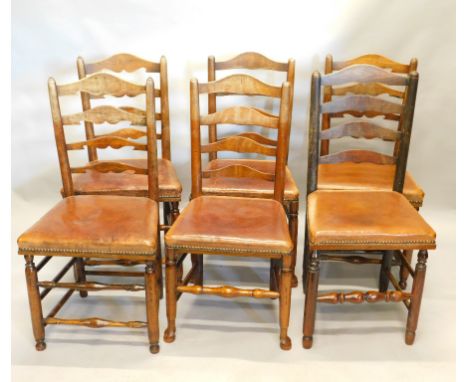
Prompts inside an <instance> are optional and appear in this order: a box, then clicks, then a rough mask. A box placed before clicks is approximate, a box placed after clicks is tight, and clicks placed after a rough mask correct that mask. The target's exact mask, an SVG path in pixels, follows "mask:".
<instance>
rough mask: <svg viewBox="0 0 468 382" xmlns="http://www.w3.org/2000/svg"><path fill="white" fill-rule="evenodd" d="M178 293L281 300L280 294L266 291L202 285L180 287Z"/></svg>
mask: <svg viewBox="0 0 468 382" xmlns="http://www.w3.org/2000/svg"><path fill="white" fill-rule="evenodd" d="M177 291H179V292H182V293H191V294H198V295H201V294H207V295H215V296H220V297H224V298H233V297H254V298H279V293H278V292H275V291H271V290H266V289H244V288H236V287H234V286H229V285H223V286H219V287H211V286H201V285H180V286H178V287H177Z"/></svg>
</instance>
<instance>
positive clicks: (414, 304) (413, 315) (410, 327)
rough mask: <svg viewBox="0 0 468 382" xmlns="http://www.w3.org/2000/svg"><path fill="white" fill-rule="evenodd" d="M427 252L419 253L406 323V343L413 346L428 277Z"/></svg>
mask: <svg viewBox="0 0 468 382" xmlns="http://www.w3.org/2000/svg"><path fill="white" fill-rule="evenodd" d="M426 262H427V251H426V250H421V251H419V253H418V263H417V264H416V269H415V272H414V279H413V287H412V290H411V304H410V308H409V312H408V320H407V322H406V334H405V343H406V344H407V345H412V344H413V343H414V338H415V337H416V328H417V326H418V318H419V310H420V308H421V300H422V294H423V289H424V279H425V277H426Z"/></svg>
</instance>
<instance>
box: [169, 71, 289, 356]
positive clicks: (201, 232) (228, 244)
mask: <svg viewBox="0 0 468 382" xmlns="http://www.w3.org/2000/svg"><path fill="white" fill-rule="evenodd" d="M290 91H291V89H290V85H289V83H287V82H285V83H284V84H283V86H282V87H275V86H270V85H267V84H265V83H263V82H261V81H259V80H257V79H255V78H253V77H250V76H247V75H233V76H230V77H227V78H224V79H221V80H218V81H213V82H208V83H205V84H198V82H197V80H195V79H193V80H192V81H191V83H190V96H191V97H190V98H191V105H190V115H191V146H192V150H191V152H192V198H193V199H192V200H191V201H190V203H189V204H188V206H187V207H186V208H185V209H184V210H183V211H182V213H181V214H180V216H179V218H178V219H177V220H176V222H175V223H174V224H173V225H172V227H171V228H170V229H169V231H168V232H167V234H166V237H165V243H166V246H165V248H166V304H167V309H166V311H167V319H168V327H167V329H166V331H165V333H164V340H165V341H166V342H172V341H174V340H175V331H176V324H175V319H176V303H177V299H178V298H179V297H180V295H181V294H182V293H193V294H209V295H217V296H221V297H229V298H230V297H238V296H250V297H255V298H279V299H280V327H281V334H280V345H281V348H282V349H284V350H287V349H290V348H291V340H290V338H289V337H288V335H287V331H288V324H289V312H290V304H291V281H292V252H293V248H294V245H293V242H292V240H291V238H290V234H289V229H288V221H287V216H286V213H285V211H284V208H283V205H282V202H283V196H284V195H283V194H284V183H285V175H286V174H285V173H286V153H287V147H288V143H289V130H290V124H289V116H290V111H289V105H290V97H291V93H290ZM199 94H208V95H210V94H244V95H265V96H271V97H276V98H280V100H281V106H280V114H279V116H278V117H277V116H274V115H271V114H269V113H267V112H265V111H263V110H260V109H255V108H252V107H242V106H236V107H230V108H227V109H225V110H222V111H217V112H215V113H209V114H207V115H200V107H199ZM220 123H229V124H239V125H258V126H264V127H267V128H271V129H275V130H277V134H278V135H277V142H276V146H269V145H265V144H263V138H262V136H261V135H260V134H258V135H251V134H242V133H241V134H238V135H233V136H229V137H227V138H224V139H219V140H218V141H216V142H212V143H208V144H205V145H202V144H201V138H200V126H201V125H212V124H220ZM219 151H234V152H241V153H261V154H264V155H268V156H272V157H275V168H274V172H266V171H260V170H258V169H256V168H254V167H252V166H249V165H246V164H243V163H242V164H239V163H234V164H227V165H226V166H223V167H220V168H216V169H209V170H202V164H201V154H202V153H203V154H204V153H212V152H219ZM217 177H236V178H244V177H245V178H260V179H264V180H267V181H270V182H272V183H273V189H274V193H273V195H272V196H271V197H270V198H259V197H256V198H248V197H234V196H218V195H205V194H204V191H203V183H204V182H205V181H206V180H207V179H213V178H217ZM186 253H190V254H192V256H193V259H194V260H195V261H193V265H192V267H191V269H190V270H189V272H188V273H187V275H186V276H185V277H184V278H183V280H182V281H181V282H178V281H177V277H176V273H177V272H176V265H178V264H179V263H181V262H182V261H183V260H184V258H185V254H186ZM202 254H205V255H214V254H216V255H222V256H245V257H257V258H267V259H268V258H269V259H273V269H274V273H273V278H274V283H273V284H274V287H273V288H270V289H241V288H236V287H234V286H206V285H203V273H202V272H203V263H202V262H201V261H196V260H197V259H200V258H201V256H202ZM280 267H281V269H280ZM191 283H192V285H189V284H191Z"/></svg>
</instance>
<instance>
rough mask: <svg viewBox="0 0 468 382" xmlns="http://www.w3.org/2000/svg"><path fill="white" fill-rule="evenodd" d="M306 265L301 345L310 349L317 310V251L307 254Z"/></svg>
mask: <svg viewBox="0 0 468 382" xmlns="http://www.w3.org/2000/svg"><path fill="white" fill-rule="evenodd" d="M307 256H308V261H307V263H308V266H307V277H306V297H305V304H304V322H303V329H302V330H303V337H302V346H303V347H304V348H305V349H310V348H311V347H312V344H313V335H314V328H315V316H316V310H317V295H318V281H319V270H320V268H319V259H318V252H317V251H313V252H312V253H310V254H308V255H307Z"/></svg>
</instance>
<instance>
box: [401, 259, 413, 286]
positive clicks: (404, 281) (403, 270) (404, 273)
mask: <svg viewBox="0 0 468 382" xmlns="http://www.w3.org/2000/svg"><path fill="white" fill-rule="evenodd" d="M403 256H405V258H406V260H408V263H409V264H411V260H412V259H413V251H411V250H406V251H403ZM408 277H409V271H408V269H407V268H406V267H405V266H404V265H403V264H402V265H400V281H399V283H398V284H399V285H400V288H401V289H403V290H405V289H406V286H407V280H408Z"/></svg>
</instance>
